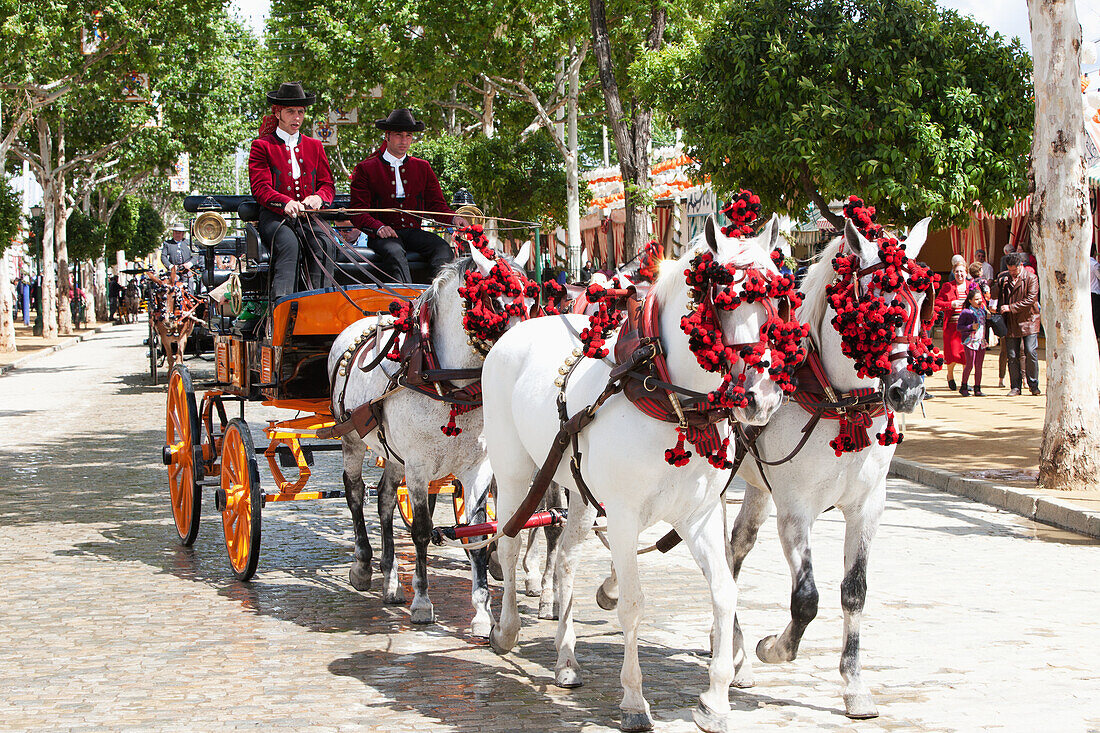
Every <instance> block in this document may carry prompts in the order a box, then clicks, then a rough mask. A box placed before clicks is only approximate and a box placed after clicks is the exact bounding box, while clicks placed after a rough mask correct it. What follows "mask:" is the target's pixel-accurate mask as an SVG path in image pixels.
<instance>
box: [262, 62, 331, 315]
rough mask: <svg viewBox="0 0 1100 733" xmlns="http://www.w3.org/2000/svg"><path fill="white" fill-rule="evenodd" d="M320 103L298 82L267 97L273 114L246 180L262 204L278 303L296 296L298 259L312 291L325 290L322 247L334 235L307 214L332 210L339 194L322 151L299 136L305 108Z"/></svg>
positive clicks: (266, 122)
mask: <svg viewBox="0 0 1100 733" xmlns="http://www.w3.org/2000/svg"><path fill="white" fill-rule="evenodd" d="M316 100H317V95H316V94H313V93H312V92H310V93H308V94H307V93H306V91H305V90H304V89H303V88H302V84H301V82H296V81H295V82H284V83H283V84H281V85H279V89H278V91H274V92H268V94H267V103H268V104H269V105H271V114H269V115H264V117H263V119H262V121H261V122H260V131H259V135H258V137H257V138H256V139H255V140H253V141H252V148H251V150H250V151H249V154H248V181H249V184H250V186H251V188H252V195H253V196H254V197H255V198H256V201H257V203H259V204H261V205H262V206H261V208H260V220H259V229H260V237H261V238H262V239H263V241H264V243H265V244H267V245H268V247H270V249H271V260H272V267H273V268H274V273H273V275H272V278H271V289H272V295H273V296H274V297H275V298H276V299H277V298H282V297H284V296H287V295H290V294H291V293H293V292H297V290H298V280H297V276H298V260H299V259H300V258H301V259H303V260H304V261H305V262H306V263H307V267H306V268H304V269H305V270H306V271H307V272H308V273H309V285H310V287H314V288H318V287H323V286H324V280H323V270H322V268H321V265H320V263H319V259H320V258H321V257H323V256H324V251H323V249H324V243H325V242H328V241H329V238H330V237H334V236H335V234H333V233H332V230H331V228H330V227H329V226H328V225H327V224H326V223H324V222H323V221H321V220H320V219H318V218H315V217H310V216H307V215H306V212H307V211H317V210H318V209H320V208H321V207H322V206H328V205H330V204H331V203H332V199H333V197H334V196H335V195H336V187H335V185H334V184H333V181H332V168H331V167H330V166H329V162H328V155H327V154H326V153H325V148H324V146H323V145H322V144H321V141H320V140H318V139H316V138H312V137H309V136H307V135H303V134H302V133H301V127H302V122H304V121H305V116H306V107H308V106H309V105H311V104H313V103H314V102H315V101H316ZM303 241H304V242H305V244H304V247H305V248H307V249H305V250H303ZM311 260H312V261H311Z"/></svg>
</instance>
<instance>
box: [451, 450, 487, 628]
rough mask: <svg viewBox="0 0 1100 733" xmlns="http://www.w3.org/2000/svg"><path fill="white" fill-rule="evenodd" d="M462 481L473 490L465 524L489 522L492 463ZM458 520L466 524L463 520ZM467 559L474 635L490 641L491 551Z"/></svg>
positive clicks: (482, 464) (467, 474)
mask: <svg viewBox="0 0 1100 733" xmlns="http://www.w3.org/2000/svg"><path fill="white" fill-rule="evenodd" d="M460 480H461V481H462V485H463V486H468V487H469V491H470V495H469V500H468V503H467V504H466V517H465V520H466V521H467V522H468V523H470V524H473V523H475V522H483V521H485V520H486V518H487V517H486V516H485V509H484V507H485V494H486V492H488V490H489V486H490V485H491V484H492V482H493V469H492V468H491V467H490V466H489V461H488V460H484V461H482V462H481V464H480V465H479V466H478V467H477V468H476V469H474V470H472V471H468V472H466V473H465V474H464V475H463V477H462V478H461V479H460ZM478 507H480V508H478ZM475 509H476V511H475ZM458 519H459V521H462V520H463V518H462V517H459V518H458ZM466 555H467V556H468V557H469V559H470V605H472V606H473V608H474V618H473V621H471V622H470V634H471V635H473V636H479V637H487V636H489V632H490V631H492V629H493V613H492V610H491V609H490V608H489V550H488V549H487V548H484V547H483V548H481V549H480V550H471V551H468V552H467V553H466Z"/></svg>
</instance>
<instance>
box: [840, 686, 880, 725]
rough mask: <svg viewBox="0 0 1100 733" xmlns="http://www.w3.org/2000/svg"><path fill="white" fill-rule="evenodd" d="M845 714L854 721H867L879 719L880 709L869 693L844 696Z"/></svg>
mask: <svg viewBox="0 0 1100 733" xmlns="http://www.w3.org/2000/svg"><path fill="white" fill-rule="evenodd" d="M844 714H845V715H847V716H848V717H849V718H852V719H853V720H866V719H867V718H877V717H878V707H876V706H875V701H874V700H872V699H871V696H870V695H868V694H867V693H865V692H864V693H860V694H849V695H845V696H844Z"/></svg>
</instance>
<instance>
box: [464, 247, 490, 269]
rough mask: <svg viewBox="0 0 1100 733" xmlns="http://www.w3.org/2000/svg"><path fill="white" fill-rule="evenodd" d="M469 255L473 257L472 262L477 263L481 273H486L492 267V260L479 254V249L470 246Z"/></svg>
mask: <svg viewBox="0 0 1100 733" xmlns="http://www.w3.org/2000/svg"><path fill="white" fill-rule="evenodd" d="M470 257H472V258H473V260H474V264H476V265H477V269H479V270H481V274H482V275H488V274H489V272H490V271H491V270H492V269H493V261H492V260H491V259H489V258H488V257H486V256H485V255H483V254H481V250H479V249H478V248H477V247H470Z"/></svg>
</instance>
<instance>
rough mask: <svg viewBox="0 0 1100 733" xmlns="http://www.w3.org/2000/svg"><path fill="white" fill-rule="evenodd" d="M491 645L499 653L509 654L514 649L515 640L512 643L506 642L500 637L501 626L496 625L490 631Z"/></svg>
mask: <svg viewBox="0 0 1100 733" xmlns="http://www.w3.org/2000/svg"><path fill="white" fill-rule="evenodd" d="M489 646H491V647H492V648H493V651H494V652H496V653H497V654H507V653H508V652H510V651H512V647H513V646H515V642H514V641H513V642H512V643H511V644H505V643H504V641H503V640H502V639H501V638H500V627H499V626H494V627H493V630H492V631H490V632H489Z"/></svg>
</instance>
